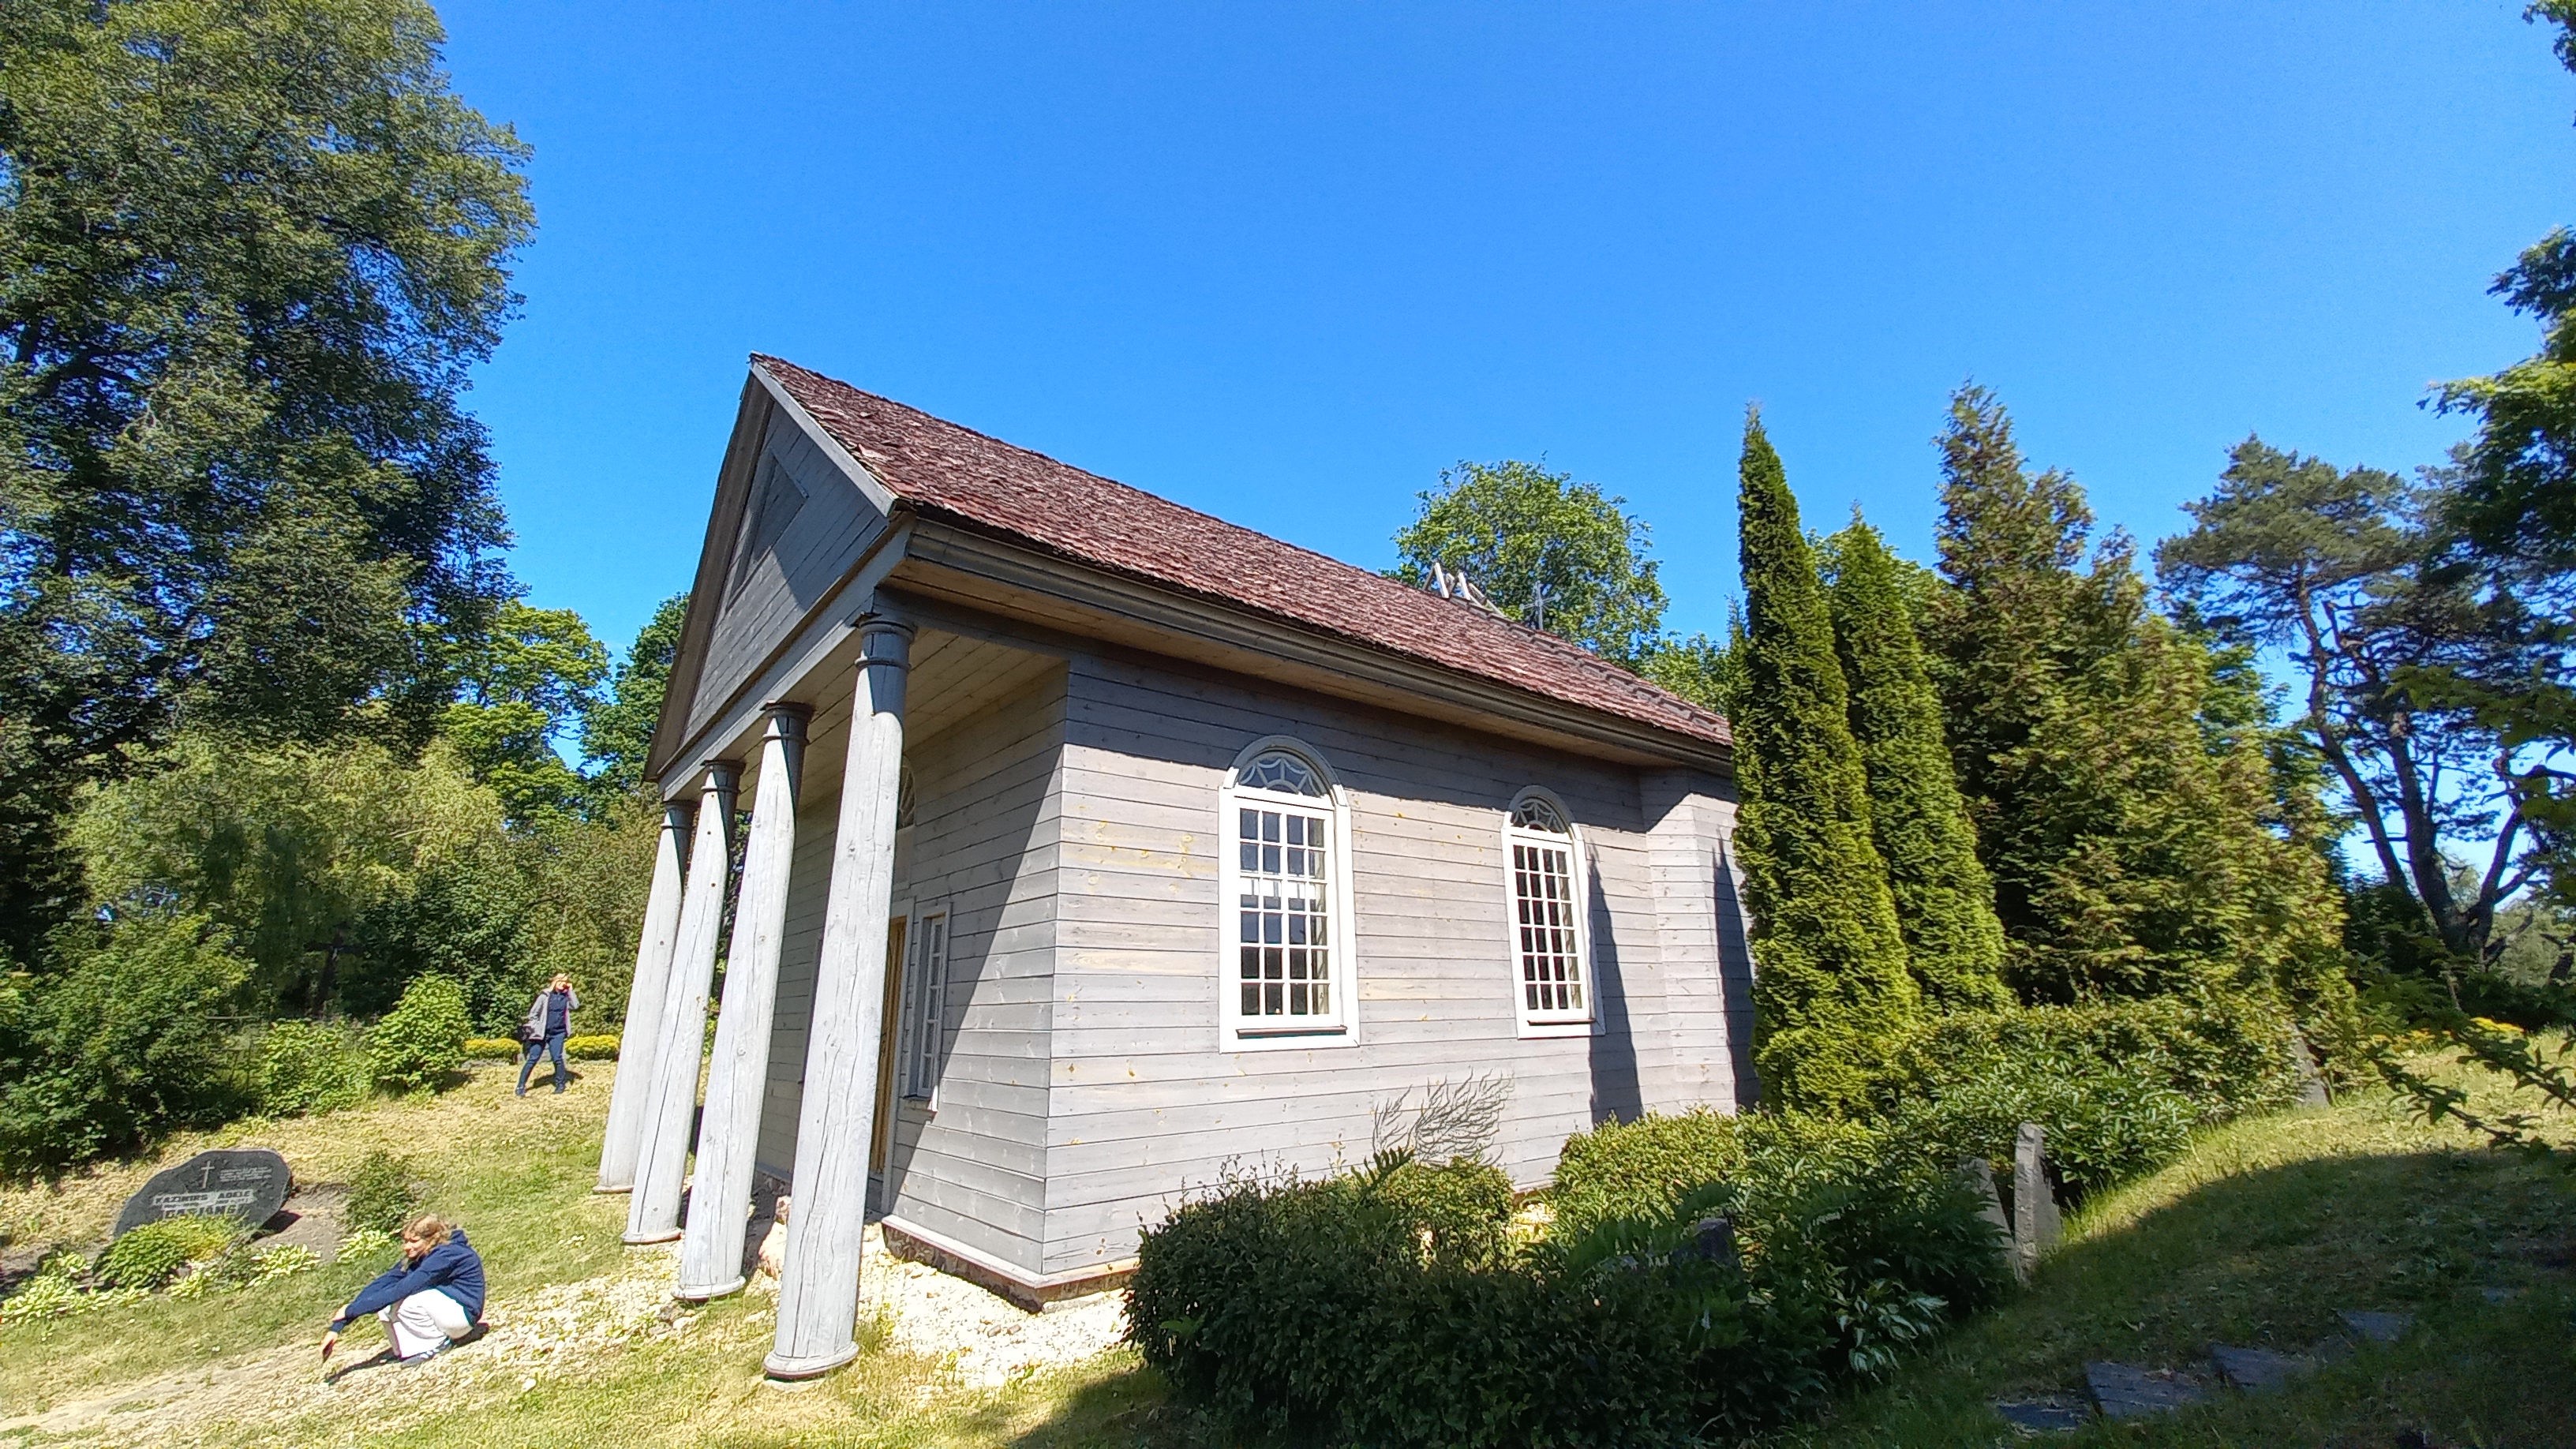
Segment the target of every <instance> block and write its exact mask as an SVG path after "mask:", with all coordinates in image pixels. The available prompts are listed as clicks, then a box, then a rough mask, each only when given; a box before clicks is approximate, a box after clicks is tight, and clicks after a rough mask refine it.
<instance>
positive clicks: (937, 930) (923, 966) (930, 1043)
mask: <svg viewBox="0 0 2576 1449" xmlns="http://www.w3.org/2000/svg"><path fill="white" fill-rule="evenodd" d="M910 955H911V958H912V959H911V960H909V961H907V962H905V963H904V971H903V1026H904V1031H903V1095H904V1096H905V1097H906V1098H908V1099H910V1100H913V1101H923V1102H926V1101H929V1100H931V1099H932V1098H933V1097H935V1096H936V1095H937V1094H938V1088H939V1049H940V1044H941V1042H942V1041H943V1040H944V1039H945V1037H946V1035H947V1030H948V1022H947V1015H948V913H947V912H946V911H931V912H927V913H924V914H923V915H921V916H919V917H918V918H916V919H915V921H914V923H913V928H912V943H911V951H910Z"/></svg>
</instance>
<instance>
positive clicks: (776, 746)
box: [671, 704, 812, 1299]
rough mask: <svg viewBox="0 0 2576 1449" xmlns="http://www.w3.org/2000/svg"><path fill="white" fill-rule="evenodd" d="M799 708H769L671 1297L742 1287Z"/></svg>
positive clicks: (801, 754)
mask: <svg viewBox="0 0 2576 1449" xmlns="http://www.w3.org/2000/svg"><path fill="white" fill-rule="evenodd" d="M811 714H812V711H811V710H808V709H807V708H806V707H805V706H803V705H801V704H773V705H771V706H770V707H769V729H768V732H767V733H766V734H765V735H763V736H762V738H761V742H760V781H759V785H758V787H757V789H756V790H755V791H754V792H753V796H752V804H751V839H750V842H749V843H748V844H747V845H746V846H745V847H744V849H743V858H742V885H741V887H740V889H739V890H738V891H737V893H736V899H735V901H734V908H733V942H732V944H731V945H730V946H728V947H727V948H726V950H725V984H724V1005H723V1008H722V1009H721V1010H719V1011H718V1012H717V1013H716V1044H715V1063H714V1065H713V1066H712V1067H711V1068H710V1069H709V1070H708V1072H707V1110H706V1116H705V1119H704V1121H703V1122H702V1124H701V1125H700V1126H699V1128H698V1183H697V1187H696V1188H695V1189H694V1190H693V1191H691V1192H690V1194H689V1221H688V1226H687V1228H686V1229H685V1230H683V1231H682V1233H681V1235H680V1283H679V1286H678V1287H677V1288H675V1289H673V1290H672V1295H671V1296H673V1297H675V1298H687V1299H704V1298H720V1297H722V1296H724V1295H725V1294H727V1293H731V1292H734V1291H735V1290H737V1289H739V1288H741V1287H742V1285H743V1276H742V1244H743V1235H744V1233H745V1232H746V1230H747V1228H748V1226H749V1224H748V1222H747V1219H748V1218H749V1217H750V1214H751V1174H752V1156H753V1152H754V1150H755V1149H756V1148H758V1146H759V1145H760V1099H761V1096H762V1094H763V1093H764V1092H765V1091H766V1090H767V1089H768V1086H769V1028H770V1023H771V1022H772V1021H773V1020H775V1018H776V1017H777V1014H778V948H779V945H780V944H781V942H782V941H783V940H784V939H785V937H786V934H787V875H788V871H789V870H790V869H791V867H792V866H793V864H794V861H795V856H796V785H797V778H798V775H799V773H800V772H801V771H802V770H803V769H804V767H805V722H806V719H807V718H808V716H810V715H811Z"/></svg>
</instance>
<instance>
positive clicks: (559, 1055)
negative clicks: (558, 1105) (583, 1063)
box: [519, 1031, 564, 1097]
mask: <svg viewBox="0 0 2576 1449" xmlns="http://www.w3.org/2000/svg"><path fill="white" fill-rule="evenodd" d="M563 1044H564V1034H563V1033H562V1032H559V1031H555V1032H548V1033H546V1039H545V1040H544V1041H532V1042H530V1043H528V1059H527V1060H526V1061H523V1062H521V1063H519V1095H520V1096H522V1097H524V1096H526V1095H528V1073H530V1072H533V1071H535V1070H536V1069H537V1058H539V1057H545V1056H550V1057H553V1058H554V1059H555V1090H556V1091H558V1092H560V1091H562V1090H563V1089H564V1059H563Z"/></svg>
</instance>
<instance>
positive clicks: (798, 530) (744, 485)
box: [645, 370, 894, 778]
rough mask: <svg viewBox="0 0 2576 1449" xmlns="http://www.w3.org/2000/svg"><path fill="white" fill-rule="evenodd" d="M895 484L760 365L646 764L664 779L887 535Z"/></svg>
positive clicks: (730, 449)
mask: <svg viewBox="0 0 2576 1449" xmlns="http://www.w3.org/2000/svg"><path fill="white" fill-rule="evenodd" d="M893 505H894V499H893V495H892V494H890V493H888V492H887V491H886V489H885V486H884V485H883V484H881V483H879V482H878V481H877V480H876V479H875V478H874V477H872V476H870V475H869V474H868V472H867V470H866V468H865V467H863V466H861V465H860V464H859V463H858V462H857V460H855V459H852V458H851V457H849V455H848V454H847V453H846V452H844V451H843V450H842V449H841V448H840V447H839V445H838V444H836V443H834V442H832V440H831V439H830V438H829V437H828V436H827V435H825V434H823V432H822V430H821V429H820V428H819V427H816V426H815V425H814V424H813V421H812V419H811V418H810V417H808V416H806V415H805V413H804V410H803V409H802V408H799V407H797V406H796V405H795V403H794V402H793V401H792V400H791V399H788V398H786V397H784V396H782V395H780V394H778V393H777V391H776V389H775V387H774V385H773V384H771V383H770V382H769V380H768V379H767V378H766V377H764V376H763V375H762V374H761V373H760V372H759V371H757V370H755V371H754V372H753V374H752V376H751V378H750V380H749V381H748V382H746V383H745V384H744V387H743V393H742V404H741V406H740V408H739V409H738V410H737V412H736V413H735V416H734V428H733V437H732V440H731V442H729V443H728V444H727V445H726V448H725V460H724V466H723V469H722V471H721V472H720V473H719V474H718V476H717V481H716V496H715V505H714V507H713V509H711V510H710V512H709V514H708V517H707V531H706V537H705V540H704V542H703V543H702V544H701V545H700V548H699V552H698V571H697V578H696V582H695V583H694V585H693V586H692V587H691V589H690V591H689V609H688V616H687V622H686V623H685V624H683V625H682V627H681V631H680V647H679V651H678V654H677V656H676V657H675V658H674V659H673V660H672V666H671V682H670V686H669V689H668V690H667V692H666V693H665V694H664V696H663V700H662V715H661V718H660V720H659V721H658V722H657V723H656V725H655V728H654V732H653V748H652V751H651V753H650V756H649V758H648V759H647V761H646V764H645V773H646V775H647V777H648V778H658V777H659V776H660V775H661V774H662V772H663V771H665V770H667V769H668V768H669V767H670V766H671V765H672V764H673V763H674V759H673V757H674V755H675V754H676V753H677V752H678V751H679V749H680V748H681V746H682V744H683V743H685V742H686V741H687V740H689V739H691V738H693V737H694V736H696V735H697V734H698V732H699V731H700V730H702V729H703V728H705V726H706V725H707V723H708V722H709V721H710V720H712V719H713V718H715V716H716V715H717V714H718V713H719V712H720V711H722V710H723V709H724V708H725V707H726V706H727V704H728V703H729V702H730V701H731V699H732V697H733V695H734V693H735V692H736V691H738V690H739V689H741V688H742V686H743V685H744V684H745V683H746V682H747V681H749V680H750V679H751V678H752V677H753V676H754V675H755V674H757V673H758V672H759V670H760V668H761V666H762V665H763V664H764V663H766V662H767V661H768V660H769V658H770V657H771V655H772V654H773V652H774V651H775V650H776V649H777V648H778V647H779V646H780V645H781V644H782V643H784V642H785V641H786V640H787V639H788V638H790V637H791V636H793V635H794V634H795V633H796V631H797V630H798V629H799V628H800V627H801V626H802V625H803V624H804V622H805V621H806V619H807V617H808V616H809V615H811V614H812V613H813V611H814V610H815V609H816V608H817V607H818V606H819V605H821V604H822V602H823V601H824V599H825V598H826V597H827V596H828V595H829V594H830V593H831V592H832V590H833V588H834V587H835V586H836V585H838V584H839V583H840V582H841V580H842V579H843V578H844V577H846V576H847V575H848V573H849V571H850V569H851V567H852V566H853V565H854V564H856V563H857V562H858V560H859V559H860V558H861V557H863V556H864V555H866V553H867V552H868V550H869V548H870V546H871V545H873V544H874V543H875V542H876V541H877V540H878V539H880V538H882V537H883V536H884V534H885V532H886V530H887V528H888V526H889V523H890V519H891V514H892V511H893Z"/></svg>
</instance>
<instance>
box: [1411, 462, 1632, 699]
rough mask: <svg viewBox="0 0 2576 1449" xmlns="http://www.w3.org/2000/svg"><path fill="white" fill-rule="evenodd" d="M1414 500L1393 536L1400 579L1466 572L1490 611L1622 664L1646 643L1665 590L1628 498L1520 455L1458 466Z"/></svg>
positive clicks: (1413, 580) (1629, 661) (1416, 579)
mask: <svg viewBox="0 0 2576 1449" xmlns="http://www.w3.org/2000/svg"><path fill="white" fill-rule="evenodd" d="M1416 496H1417V497H1418V498H1419V499H1420V500H1421V504H1422V511H1421V514H1420V515H1419V516H1418V517H1416V518H1415V519H1414V521H1413V522H1412V523H1410V524H1408V525H1406V526H1405V528H1404V530H1403V531H1402V532H1400V533H1398V534H1397V535H1396V536H1395V547H1396V552H1397V553H1398V555H1400V556H1401V557H1402V559H1403V562H1402V563H1401V564H1400V565H1398V567H1397V568H1396V571H1395V573H1396V577H1398V578H1401V579H1403V580H1404V581H1405V582H1407V583H1412V584H1421V583H1424V582H1427V581H1429V580H1430V578H1431V569H1432V565H1433V564H1435V563H1436V564H1438V565H1439V566H1440V567H1441V568H1442V569H1443V570H1445V571H1447V572H1448V573H1451V574H1457V573H1461V572H1464V573H1465V574H1466V575H1467V576H1468V577H1469V578H1471V579H1472V580H1474V582H1475V584H1476V586H1477V587H1478V588H1479V589H1481V590H1483V591H1484V593H1485V596H1486V597H1487V598H1490V599H1492V600H1493V601H1494V603H1495V605H1496V606H1497V607H1499V608H1501V609H1503V610H1505V611H1507V612H1509V613H1511V614H1513V615H1515V616H1516V617H1518V618H1520V619H1521V620H1522V621H1524V622H1526V623H1528V624H1530V625H1531V626H1533V627H1535V628H1539V629H1544V630H1546V631H1547V632H1548V633H1551V634H1554V635H1557V636H1558V637H1560V638H1565V639H1571V640H1573V641H1574V642H1575V643H1577V644H1581V645H1583V646H1585V647H1586V648H1588V649H1591V650H1592V651H1593V652H1594V653H1597V654H1599V655H1601V656H1602V657H1603V658H1605V659H1612V660H1616V661H1618V662H1619V663H1622V664H1632V663H1634V662H1636V661H1637V660H1638V659H1639V658H1641V657H1643V655H1644V654H1645V653H1646V651H1647V650H1648V649H1649V648H1650V647H1651V646H1652V645H1653V644H1654V642H1655V640H1656V637H1657V630H1658V627H1659V626H1660V625H1661V624H1662V622H1663V617H1664V586H1663V585H1662V584H1660V583H1658V582H1656V580H1655V564H1654V561H1653V560H1651V559H1649V558H1647V557H1646V525H1645V524H1643V523H1640V522H1638V521H1637V520H1636V519H1634V518H1631V517H1630V516H1628V514H1627V513H1626V512H1624V511H1622V505H1624V504H1625V503H1626V502H1627V500H1626V499H1624V498H1616V497H1609V496H1605V495H1604V494H1603V493H1602V491H1601V490H1600V488H1599V487H1597V486H1595V485H1593V484H1590V483H1577V482H1575V481H1574V475H1573V474H1571V473H1551V472H1549V471H1548V470H1547V469H1546V468H1544V467H1541V466H1540V465H1538V464H1536V463H1524V462H1518V461H1507V462H1501V463H1491V464H1488V463H1460V464H1459V465H1458V466H1457V467H1455V468H1450V469H1446V470H1444V471H1443V472H1442V473H1441V475H1440V487H1439V488H1438V489H1437V490H1435V491H1431V492H1425V493H1421V494H1418V495H1416Z"/></svg>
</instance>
